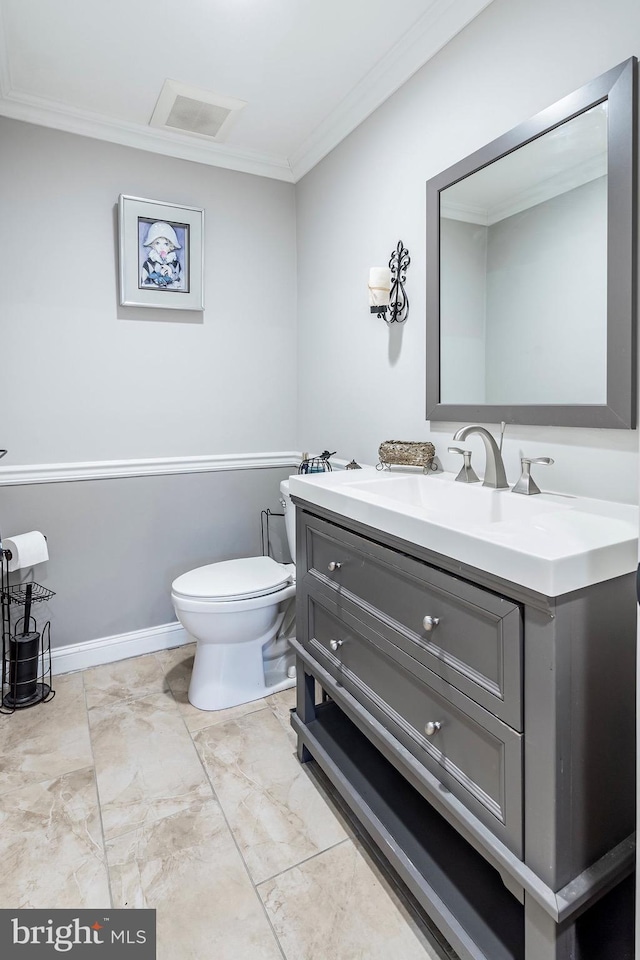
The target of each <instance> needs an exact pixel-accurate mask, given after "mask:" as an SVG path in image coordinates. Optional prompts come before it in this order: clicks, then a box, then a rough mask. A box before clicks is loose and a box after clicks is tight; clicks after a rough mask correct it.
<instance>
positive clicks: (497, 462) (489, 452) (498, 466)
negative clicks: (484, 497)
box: [453, 423, 509, 490]
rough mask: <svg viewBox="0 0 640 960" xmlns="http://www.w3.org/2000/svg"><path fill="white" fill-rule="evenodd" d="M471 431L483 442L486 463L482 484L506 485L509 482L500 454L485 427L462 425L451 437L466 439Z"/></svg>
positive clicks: (499, 486)
mask: <svg viewBox="0 0 640 960" xmlns="http://www.w3.org/2000/svg"><path fill="white" fill-rule="evenodd" d="M472 433H477V434H478V436H479V437H481V438H482V442H483V443H484V449H485V454H486V464H485V468H484V480H483V482H482V486H483V487H493V488H494V489H497V490H501V489H502V488H503V487H508V486H509V484H508V483H507V475H506V473H505V471H504V463H503V460H502V454H501V453H500V450H499V449H498V444H497V443H496V441H495V440H494V438H493V437H492V436H491V434H490V433H489V431H488V430H487V429H486V428H485V427H482V426H480V424H479V423H472V424H470V425H469V426H468V427H462V429H460V430H457V431H456V432H455V433H454V435H453V439H454V440H466V439H467V437H468V436H469V435H470V434H472Z"/></svg>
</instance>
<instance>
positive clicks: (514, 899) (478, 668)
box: [292, 501, 635, 960]
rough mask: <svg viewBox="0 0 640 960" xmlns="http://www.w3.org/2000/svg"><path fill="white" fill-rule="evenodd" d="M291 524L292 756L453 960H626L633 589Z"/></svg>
mask: <svg viewBox="0 0 640 960" xmlns="http://www.w3.org/2000/svg"><path fill="white" fill-rule="evenodd" d="M297 506H298V511H297V517H298V520H297V522H298V587H297V638H296V640H295V641H294V646H295V649H296V654H297V671H298V695H297V707H296V710H295V712H294V713H293V715H292V724H293V726H294V729H295V730H296V731H297V734H298V755H299V758H300V759H301V760H302V761H303V762H305V761H309V760H313V761H315V762H317V763H318V765H319V766H320V767H321V768H322V769H323V771H324V772H325V774H326V775H327V776H328V777H329V778H330V780H331V781H332V782H333V784H334V786H335V787H336V788H337V790H338V791H339V793H340V794H341V795H342V797H343V798H344V800H345V801H346V802H347V804H348V805H349V806H350V807H351V809H352V811H353V813H354V814H355V815H356V817H357V818H358V819H359V820H360V822H361V824H362V825H363V827H364V828H365V830H366V831H367V833H368V834H369V835H370V837H371V838H372V839H373V840H374V841H375V842H376V843H377V844H378V846H379V847H380V849H381V851H382V852H383V854H384V855H385V857H386V858H387V859H388V860H389V862H390V863H391V865H392V866H393V867H394V869H395V870H396V871H397V873H398V874H399V876H400V877H401V878H402V880H403V881H404V882H405V883H406V884H407V886H408V887H409V889H410V890H411V892H412V893H413V894H414V896H415V897H416V898H417V899H418V901H419V902H420V904H421V905H422V907H423V908H424V909H425V911H426V913H427V914H428V915H429V916H430V917H431V919H432V921H433V922H435V924H436V925H437V926H438V927H439V928H440V929H441V930H442V932H443V934H444V935H445V937H446V938H447V939H448V940H449V942H450V943H451V944H452V946H453V947H454V949H455V950H456V951H457V952H458V954H459V956H460V957H461V958H462V960H614V958H615V960H625V956H626V955H625V954H624V952H621V948H620V946H619V945H618V946H614V947H608V946H607V944H606V941H607V939H609V941H610V939H611V938H608V937H607V935H606V933H605V932H604V930H605V928H604V926H603V924H604V921H602V922H601V918H600V913H599V912H598V911H599V910H600V912H601V913H602V915H603V916H604V915H605V914H606V916H608V917H609V918H611V917H612V916H617V913H616V911H619V910H620V909H621V908H620V903H622V902H623V898H622V896H621V894H620V891H621V890H623V888H624V881H625V878H626V877H628V876H629V875H630V874H631V871H632V869H633V857H634V842H633V830H634V816H635V813H634V793H635V784H634V766H635V745H634V725H635V719H634V717H635V713H634V696H635V693H634V691H635V597H634V583H633V577H632V576H631V575H629V576H628V577H620V578H617V579H615V580H611V581H607V582H604V583H600V584H596V585H594V586H590V587H588V588H586V589H584V590H581V591H577V592H575V593H572V594H568V595H565V596H563V597H559V598H555V599H553V598H548V597H543V596H541V595H539V594H535V593H533V592H532V591H529V590H527V589H525V588H523V587H520V586H517V585H515V584H512V583H508V582H506V581H503V580H497V579H496V578H494V577H492V576H490V575H489V574H486V573H484V572H482V571H481V570H477V569H474V568H470V567H466V566H464V565H462V564H460V563H458V562H456V561H454V560H452V559H450V558H448V557H444V556H442V555H437V554H433V553H431V552H430V551H428V550H426V549H424V548H421V547H416V546H414V545H411V544H409V543H406V542H404V541H398V540H397V539H395V538H393V537H391V536H390V535H387V534H384V533H381V532H379V531H377V530H374V529H373V528H369V527H367V526H365V525H363V524H360V523H356V522H352V521H348V520H346V519H345V518H344V517H341V516H339V515H336V514H332V513H330V512H329V511H326V510H324V509H322V508H319V507H316V506H312V505H310V504H308V503H305V502H302V501H298V502H297ZM317 685H319V686H320V687H321V688H322V690H323V691H324V692H325V694H327V695H328V698H326V699H325V700H324V702H322V703H317V702H316V701H317V699H318V697H317ZM610 891H611V892H610ZM600 928H602V932H600ZM594 931H595V932H594ZM601 941H602V942H601ZM608 949H612V950H614V951H615V952H613V953H611V954H609V953H607V952H606V951H607V950H608ZM628 956H629V957H632V956H633V953H632V952H631V953H629V954H628Z"/></svg>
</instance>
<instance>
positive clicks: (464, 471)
mask: <svg viewBox="0 0 640 960" xmlns="http://www.w3.org/2000/svg"><path fill="white" fill-rule="evenodd" d="M448 452H449V453H459V454H460V455H461V456H462V457H463V458H464V459H463V463H462V467H461V469H460V473H459V474H458V476H457V477H456V480H457V481H459V482H460V483H479V482H480V477H478V476H477V474H476V472H475V470H474V469H473V467H472V466H471V450H463V449H462V448H461V447H448Z"/></svg>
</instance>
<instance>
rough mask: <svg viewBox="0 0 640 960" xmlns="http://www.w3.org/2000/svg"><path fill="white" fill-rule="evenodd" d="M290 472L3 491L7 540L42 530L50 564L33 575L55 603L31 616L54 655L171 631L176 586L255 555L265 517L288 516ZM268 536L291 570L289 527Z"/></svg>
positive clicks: (277, 521)
mask: <svg viewBox="0 0 640 960" xmlns="http://www.w3.org/2000/svg"><path fill="white" fill-rule="evenodd" d="M290 472H292V471H289V470H286V469H271V470H239V471H228V472H219V473H198V474H187V475H182V476H164V477H132V478H128V479H124V480H123V479H120V480H90V481H81V482H78V483H48V484H33V485H31V486H15V487H4V488H3V489H2V490H0V502H1V504H2V506H1V508H0V513H1V515H2V518H3V524H4V525H6V528H7V530H8V531H9V528H10V530H11V531H24V530H31V529H37V530H42V532H43V533H45V534H46V537H47V545H48V548H49V557H50V559H49V560H48V561H47V563H43V564H38V566H37V567H35V568H33V575H34V578H35V579H36V581H37V582H38V583H41V584H42V585H43V586H45V587H49V588H50V589H51V590H54V591H55V593H56V596H55V597H53V598H52V599H51V600H50V601H49V602H48V603H47V604H42V605H37V606H35V607H34V610H33V613H34V616H36V618H42V617H44V616H48V617H50V618H51V645H52V647H60V646H66V645H67V644H75V643H82V642H83V641H85V640H92V639H96V638H99V637H109V636H114V635H117V634H121V633H128V632H129V631H133V630H142V629H144V628H146V627H151V626H157V625H160V624H165V623H171V622H173V621H175V619H176V617H175V613H174V611H173V607H172V605H171V599H170V592H171V583H172V581H173V580H174V579H175V577H177V576H178V575H179V574H181V573H184V572H185V571H186V570H190V569H192V568H193V567H196V566H200V565H201V564H205V563H213V562H214V561H216V560H226V559H232V558H234V557H243V556H257V555H259V554H260V552H261V535H260V534H261V527H260V512H261V510H266V509H268V508H269V509H271V510H272V511H274V512H276V513H279V512H281V511H282V508H281V507H280V503H279V496H280V489H279V485H280V481H281V480H282V479H284V478H285V477H286V476H288V474H289V473H290ZM270 527H271V529H272V531H273V546H274V556H275V557H276V559H278V560H286V561H288V560H289V554H288V551H287V548H286V534H285V530H284V520H283V519H281V518H279V517H275V518H273V520H272V521H271V522H270ZM23 576H27V577H31V573H30V572H29V571H24V572H21V574H20V577H23ZM16 579H17V578H16Z"/></svg>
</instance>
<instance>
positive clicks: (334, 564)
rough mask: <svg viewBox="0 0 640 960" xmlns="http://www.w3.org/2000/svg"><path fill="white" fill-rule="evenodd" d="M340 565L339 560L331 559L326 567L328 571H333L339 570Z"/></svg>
mask: <svg viewBox="0 0 640 960" xmlns="http://www.w3.org/2000/svg"><path fill="white" fill-rule="evenodd" d="M341 566H342V564H341V563H340V561H339V560H332V561H331V563H330V564H329V566H328V568H327V569H328V570H329V572H330V573H333V571H334V570H339V569H340V567H341Z"/></svg>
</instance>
